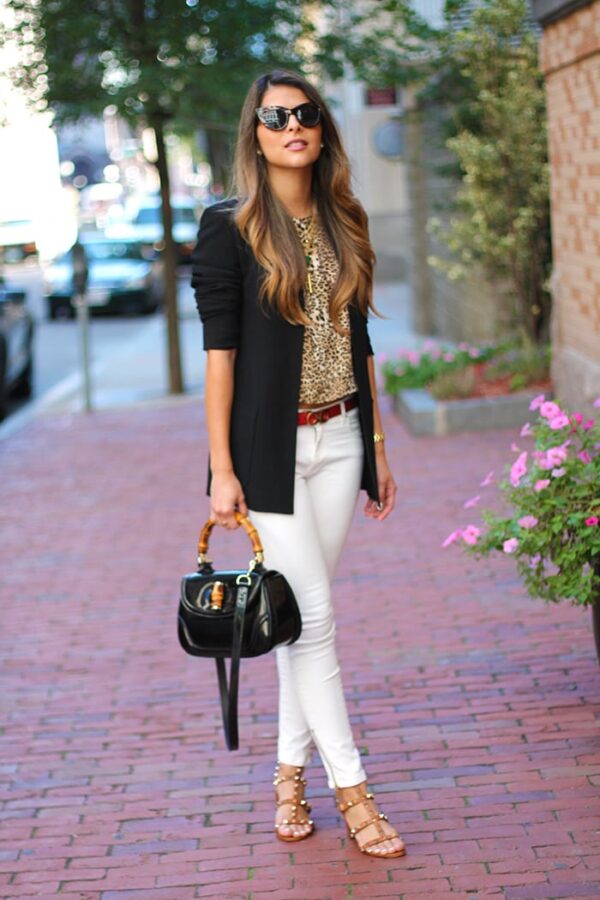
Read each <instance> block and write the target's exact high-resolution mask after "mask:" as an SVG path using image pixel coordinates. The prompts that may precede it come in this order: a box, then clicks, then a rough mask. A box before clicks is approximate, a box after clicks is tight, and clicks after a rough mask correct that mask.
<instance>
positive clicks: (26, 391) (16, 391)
mask: <svg viewBox="0 0 600 900" xmlns="http://www.w3.org/2000/svg"><path fill="white" fill-rule="evenodd" d="M32 390H33V360H32V359H31V357H30V358H29V362H28V363H27V365H26V366H25V368H24V370H23V372H22V373H21V374H20V375H19V378H18V379H17V382H16V384H15V386H14V388H13V390H12V394H13V396H14V397H31V393H32Z"/></svg>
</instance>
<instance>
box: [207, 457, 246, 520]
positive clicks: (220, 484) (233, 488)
mask: <svg viewBox="0 0 600 900" xmlns="http://www.w3.org/2000/svg"><path fill="white" fill-rule="evenodd" d="M236 509H237V510H239V511H240V512H241V514H242V515H243V516H247V515H248V507H247V506H246V500H245V499H244V492H243V490H242V486H241V484H240V482H239V481H238V479H237V478H236V476H235V473H234V472H233V471H228V472H213V476H212V480H211V485H210V515H211V518H212V519H214V521H215V522H216V523H217V525H223V527H224V528H229V529H230V530H233V529H234V528H238V527H239V525H238V523H237V522H236V520H235V515H234V513H235V511H236Z"/></svg>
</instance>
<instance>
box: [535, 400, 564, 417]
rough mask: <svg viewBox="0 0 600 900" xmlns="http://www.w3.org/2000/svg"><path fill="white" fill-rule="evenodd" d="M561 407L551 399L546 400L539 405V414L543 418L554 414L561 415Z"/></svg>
mask: <svg viewBox="0 0 600 900" xmlns="http://www.w3.org/2000/svg"><path fill="white" fill-rule="evenodd" d="M561 415H562V409H561V408H560V406H559V405H558V403H554V402H553V401H552V400H546V401H545V402H544V403H542V404H541V406H540V416H542V417H543V418H544V419H553V418H554V417H555V416H561Z"/></svg>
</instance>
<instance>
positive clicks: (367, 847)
mask: <svg viewBox="0 0 600 900" xmlns="http://www.w3.org/2000/svg"><path fill="white" fill-rule="evenodd" d="M373 799H374V795H373V794H371V793H366V792H361V793H360V794H358V795H357V796H356V797H353V798H352V799H350V800H345V801H344V800H342V799H341V798H340V797H339V796H336V801H335V802H336V806H337V808H338V809H339V811H340V812H341V814H342V815H343V816H344V821H345V822H346V828H347V829H348V835H349V837H350V838H351V839H352V840H353V841H355V842H356V846H357V847H358V849H359V850H360V852H361V853H366V854H367V856H373V857H376V858H379V859H394V858H396V857H399V856H405V854H406V847H404V846H402V847H400V848H399V849H398V850H387V851H385V850H384V851H382V852H379V851H378V850H376V849H375V848H376V847H377V845H380V844H383V843H385V842H386V841H392V840H394V838H398V839H399V840H402V838H401V837H400V835H399V834H398V832H397V831H396V830H395V829H393V830H392V831H391V833H389V832H388V833H387V834H386V832H385V831H384V829H383V827H382V825H381V822H382V821H385V822H387V821H388V817H387V816H386V815H385V814H384V813H377V812H372V808H373V804H371V803H369V801H371V800H373ZM362 803H367V804H368V806H367V809H368V811H369V813H370V815H369V817H368V818H367V819H365V820H364V821H363V822H361V823H360V824H359V825H355V826H351V825H350V824H349V822H348V820H347V819H346V813H347V812H348V810H349V809H352V808H354V807H355V806H360V804H362ZM370 826H374V828H375V829H376V831H377V833H378V837H375V838H372V839H371V840H369V841H365V842H364V844H361V843H360V842H359V841H358V840H357V835H358V834H360V832H361V831H364V830H365V828H369V827H370Z"/></svg>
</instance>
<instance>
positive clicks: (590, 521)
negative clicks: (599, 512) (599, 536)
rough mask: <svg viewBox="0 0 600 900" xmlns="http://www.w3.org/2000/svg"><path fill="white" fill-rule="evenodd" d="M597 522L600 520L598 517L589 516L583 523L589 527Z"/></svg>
mask: <svg viewBox="0 0 600 900" xmlns="http://www.w3.org/2000/svg"><path fill="white" fill-rule="evenodd" d="M598 522H600V519H599V518H598V516H590V517H589V518H587V519H586V520H585V524H586V525H589V526H590V527H591V526H592V525H597V524H598Z"/></svg>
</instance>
